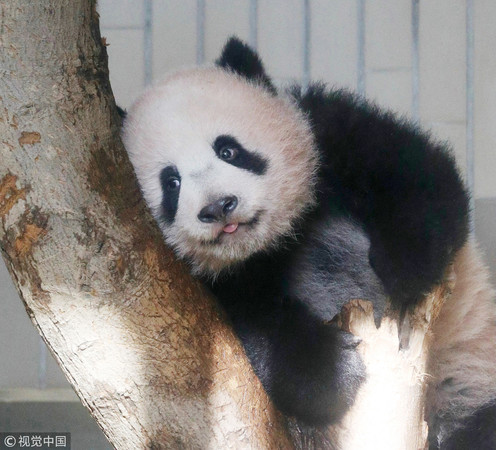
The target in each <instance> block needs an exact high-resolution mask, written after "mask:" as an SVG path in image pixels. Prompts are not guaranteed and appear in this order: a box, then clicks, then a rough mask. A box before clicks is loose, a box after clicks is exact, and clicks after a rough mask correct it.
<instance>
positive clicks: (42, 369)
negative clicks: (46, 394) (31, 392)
mask: <svg viewBox="0 0 496 450" xmlns="http://www.w3.org/2000/svg"><path fill="white" fill-rule="evenodd" d="M38 348H39V349H40V357H39V360H38V389H46V387H47V358H48V351H47V346H46V344H45V342H44V341H43V339H42V338H41V337H40V338H39V340H38Z"/></svg>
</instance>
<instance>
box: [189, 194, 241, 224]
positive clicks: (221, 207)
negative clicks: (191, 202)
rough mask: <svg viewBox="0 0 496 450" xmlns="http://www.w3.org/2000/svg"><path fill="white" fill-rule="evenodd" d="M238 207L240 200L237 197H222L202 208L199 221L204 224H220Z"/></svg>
mask: <svg viewBox="0 0 496 450" xmlns="http://www.w3.org/2000/svg"><path fill="white" fill-rule="evenodd" d="M236 206H238V198H237V197H236V196H235V195H228V196H226V197H222V198H220V199H218V200H215V202H212V203H210V204H209V205H207V206H205V207H204V208H202V210H201V211H200V213H199V214H198V219H200V221H201V222H204V223H212V222H219V221H221V220H222V219H224V218H225V217H226V216H227V215H228V214H230V213H232V212H233V211H234V210H235V209H236Z"/></svg>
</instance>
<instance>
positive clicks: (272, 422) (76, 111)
mask: <svg viewBox="0 0 496 450" xmlns="http://www.w3.org/2000/svg"><path fill="white" fill-rule="evenodd" d="M0 13H1V15H0V36H1V52H0V71H1V73H0V244H1V248H2V254H3V257H4V259H5V261H6V263H7V267H8V268H9V270H10V272H11V274H12V277H13V278H14V280H15V282H16V285H17V288H18V290H19V293H20V295H21V298H22V299H23V301H24V303H25V306H26V310H27V312H28V314H29V315H30V317H31V319H32V320H33V323H34V324H35V326H36V327H37V328H38V330H39V332H40V334H41V335H42V336H43V338H44V339H45V342H46V343H47V345H48V346H49V348H50V350H51V351H52V353H53V355H54V356H55V358H56V359H57V361H58V363H59V364H60V366H61V367H62V370H63V371H64V373H65V375H66V376H67V378H68V379H69V381H70V382H71V384H72V385H73V387H74V389H75V390H76V392H77V393H78V395H79V397H80V398H81V401H82V402H83V403H84V404H85V405H86V406H87V407H88V409H89V410H90V412H91V413H92V415H93V416H94V417H95V419H96V421H97V423H98V424H99V425H100V427H101V428H102V429H103V431H104V433H105V434H106V436H107V437H108V439H109V440H110V442H111V443H112V444H113V445H114V446H115V447H116V448H122V449H130V448H183V447H184V448H207V447H209V448H263V449H267V448H284V449H286V448H291V447H292V446H295V447H305V448H310V447H317V448H324V447H333V445H334V444H332V442H337V441H341V442H342V445H343V447H345V446H348V447H345V448H353V447H352V445H354V444H347V443H346V442H347V441H346V439H345V437H346V436H350V435H351V434H354V433H360V432H361V428H360V427H362V426H363V424H360V422H358V421H354V420H353V419H347V420H348V422H346V423H345V424H342V425H341V426H336V427H333V428H332V429H331V430H329V431H328V432H323V431H321V432H319V431H317V430H313V429H302V428H300V427H298V425H297V424H295V423H293V422H290V423H289V424H288V422H286V420H285V419H284V418H283V417H282V416H281V415H280V414H279V413H278V412H277V411H276V410H275V409H274V408H273V406H272V405H271V403H270V401H269V400H268V398H267V396H266V395H265V393H264V391H263V389H262V387H261V385H260V383H259V381H258V379H257V378H256V377H255V375H254V374H253V372H252V370H251V367H250V365H249V363H248V362H247V360H246V358H245V356H244V353H243V351H242V349H241V347H240V344H239V342H238V341H237V339H236V337H235V336H234V335H233V333H232V332H231V330H230V328H229V327H228V326H226V324H225V322H224V318H223V316H222V313H221V312H220V311H219V310H218V309H217V306H216V304H215V302H214V301H212V299H211V298H210V297H209V296H208V295H207V293H206V292H205V291H204V289H203V288H202V287H201V286H200V285H199V284H198V283H196V282H195V281H194V280H192V279H191V277H190V276H189V274H188V272H187V270H186V269H185V267H183V265H182V264H180V263H178V262H176V261H175V260H174V258H173V256H172V255H171V253H170V251H169V250H168V249H167V248H166V247H165V246H164V244H163V241H162V238H161V236H160V233H159V231H158V230H157V228H156V226H155V225H154V223H153V221H152V220H151V218H150V215H149V214H148V212H147V210H146V208H145V206H144V203H143V200H142V199H141V195H140V193H139V189H138V187H137V185H136V181H135V178H134V176H133V174H132V168H131V166H130V164H129V162H128V160H127V157H126V154H125V152H124V150H123V148H122V144H121V142H120V139H119V125H120V124H119V118H118V116H117V114H116V109H115V104H114V100H113V96H112V92H111V88H110V85H109V81H108V72H107V56H106V51H105V47H104V46H103V45H102V42H101V37H100V34H99V29H98V18H97V14H96V11H95V1H94V0H45V1H43V2H36V1H32V0H10V1H9V2H3V3H2V4H1V5H0ZM438 297H439V296H438ZM355 310H356V308H355ZM358 311H359V309H358ZM425 317H427V314H424V319H425ZM357 320H358V316H357V315H355V316H354V315H353V313H348V315H346V317H345V319H344V323H345V325H346V323H348V326H350V328H351V329H352V330H353V331H355V332H356V333H358V334H359V335H361V336H362V337H363V338H364V343H365V342H367V340H368V335H374V333H375V331H374V330H375V327H370V326H369V325H370V324H369V322H367V321H368V320H369V319H367V318H363V319H360V320H363V322H364V323H365V324H369V325H366V326H365V327H364V328H362V329H360V327H358V328H357V327H356V323H357ZM425 320H427V319H425ZM353 323H354V324H355V325H353ZM426 323H428V320H427V321H426V322H422V326H421V327H420V329H421V331H423V332H424V334H425V331H426V325H425V324H426ZM350 324H351V325H350ZM388 326H389V325H388ZM414 328H415V327H414ZM394 333H395V332H393V333H392V334H393V335H394ZM414 336H416V334H414ZM419 336H420V335H419ZM387 339H389V338H387ZM391 339H393V340H392V341H391V342H389V346H390V348H391V349H392V351H391V353H392V354H393V355H394V354H395V353H396V357H398V358H403V356H402V354H400V353H398V351H397V349H398V342H397V341H394V337H393V338H391ZM418 339H420V340H421V341H422V345H421V346H420V347H421V349H420V351H419V352H420V353H417V358H419V359H420V360H421V361H422V364H423V362H424V359H422V358H423V357H422V356H419V355H423V354H424V353H425V351H426V346H425V345H424V344H423V342H424V341H423V338H422V337H421V336H420V337H419V338H418ZM360 347H361V348H362V350H363V349H365V348H366V347H367V346H366V345H365V344H363V345H361V346H360ZM366 361H367V364H369V362H368V360H367V359H366ZM422 364H421V366H420V367H423V366H422ZM377 370H378V371H381V370H382V371H383V372H384V371H385V370H388V369H387V368H384V367H383V368H381V367H380V366H379V368H378V369H377ZM399 370H402V369H399ZM379 378H380V377H379ZM418 386H420V391H419V390H418V389H416V393H414V394H412V391H411V390H410V389H409V388H408V387H407V388H406V389H404V388H401V389H403V392H404V395H406V396H407V397H410V398H412V397H411V396H412V395H413V398H414V399H418V398H421V397H419V395H420V396H421V395H422V388H421V386H422V384H421V383H420V384H418ZM378 392H381V391H378ZM415 395H416V396H417V397H415ZM363 398H366V397H363ZM369 401H370V400H369ZM374 401H375V400H374ZM415 401H416V404H417V410H416V411H417V412H418V414H420V419H419V420H417V417H415V420H416V422H415V423H417V425H418V424H420V423H421V412H419V411H421V410H422V404H421V402H420V401H417V400H415ZM367 405H368V406H367ZM371 405H374V404H373V403H372V404H371V403H367V401H363V400H360V399H359V401H358V402H357V405H356V406H355V408H354V410H355V409H357V408H359V409H360V410H362V411H367V410H368V411H370V408H371ZM372 408H373V406H372ZM353 414H354V413H353V412H351V413H350V416H349V417H353ZM358 415H360V412H358ZM411 420H413V419H411ZM411 420H410V418H407V419H406V421H405V420H403V422H404V423H407V421H410V422H408V423H410V424H411V423H412V422H411ZM408 423H407V425H408ZM417 425H413V428H412V429H413V432H412V433H413V434H417V435H418V434H419V433H420V431H419V428H418V426H417ZM394 426H395V425H393V428H390V430H391V429H394ZM368 448H370V447H368ZM384 448H386V447H384ZM388 448H392V447H388ZM403 448H406V447H403Z"/></svg>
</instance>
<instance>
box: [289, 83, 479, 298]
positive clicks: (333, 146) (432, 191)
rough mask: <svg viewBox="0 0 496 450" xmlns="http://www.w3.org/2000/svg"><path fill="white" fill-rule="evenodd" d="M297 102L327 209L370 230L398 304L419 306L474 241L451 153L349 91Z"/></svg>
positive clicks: (376, 263)
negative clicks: (337, 209) (313, 143)
mask: <svg viewBox="0 0 496 450" xmlns="http://www.w3.org/2000/svg"><path fill="white" fill-rule="evenodd" d="M292 95H293V96H294V97H295V99H296V100H297V101H298V103H299V105H300V107H301V108H302V110H303V111H305V112H306V113H307V115H308V118H309V119H310V122H311V124H312V127H313V130H314V133H315V138H316V140H317V145H318V148H319V150H320V153H321V158H322V167H321V171H320V185H319V189H318V192H319V202H320V204H326V203H334V202H339V204H340V205H341V206H342V207H343V208H344V209H345V210H346V211H348V212H349V213H350V214H351V215H352V216H353V217H354V218H355V219H356V220H358V221H359V222H360V223H362V224H363V225H364V227H365V230H366V231H367V233H368V235H369V238H370V242H371V248H370V253H369V259H370V263H371V265H372V267H373V268H374V270H375V272H376V273H377V274H378V275H379V278H380V279H381V281H382V282H383V283H384V286H385V288H386V292H387V293H388V294H389V295H390V296H391V298H392V301H393V304H395V305H396V306H398V307H401V306H413V305H415V303H416V302H417V301H418V300H419V299H421V298H423V297H424V295H425V294H427V293H428V292H429V291H430V290H431V289H432V288H433V286H434V285H436V284H437V283H439V282H440V281H441V279H442V277H443V273H444V271H445V269H446V267H447V265H448V264H449V263H450V262H451V261H452V259H453V257H454V255H455V253H456V251H457V250H458V249H459V248H460V247H461V246H462V245H463V244H464V243H465V241H466V238H467V234H468V203H469V202H468V195H467V192H466V189H465V187H464V185H463V182H462V180H461V177H460V175H459V173H458V171H457V169H456V164H455V161H454V158H453V157H452V156H451V154H450V153H449V149H448V148H447V147H446V146H445V145H443V144H441V143H438V142H435V141H433V140H432V139H431V138H430V137H429V136H428V135H427V134H426V133H423V132H422V131H420V130H419V129H418V128H417V127H415V126H413V125H412V124H410V123H408V122H406V121H404V120H399V119H398V118H397V117H395V116H394V115H393V114H392V113H389V112H384V111H381V110H379V109H378V108H377V107H376V106H375V105H372V104H370V103H367V102H366V101H365V100H363V99H362V98H360V97H358V96H354V95H352V94H350V93H348V92H346V91H342V90H339V91H330V90H326V89H325V88H324V86H323V85H320V84H315V85H312V86H310V87H309V88H308V89H307V91H306V92H305V93H302V92H301V90H300V89H299V88H294V89H293V90H292Z"/></svg>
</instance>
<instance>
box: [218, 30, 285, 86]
mask: <svg viewBox="0 0 496 450" xmlns="http://www.w3.org/2000/svg"><path fill="white" fill-rule="evenodd" d="M215 63H216V64H217V65H218V66H220V67H223V68H224V69H228V70H232V71H233V72H236V73H237V74H239V75H241V76H243V77H245V78H247V79H249V80H252V81H255V82H258V83H260V84H261V85H262V86H264V87H265V88H266V89H267V90H268V91H269V92H271V93H272V94H276V93H277V90H276V88H275V87H274V85H273V84H272V81H271V80H270V78H269V77H268V76H267V74H266V73H265V69H264V67H263V64H262V61H260V58H259V57H258V55H257V54H256V53H255V52H254V51H253V50H252V49H251V48H250V47H248V45H246V44H245V43H244V42H242V41H240V40H239V39H238V38H236V37H231V38H230V39H229V40H228V41H227V43H226V45H225V46H224V49H223V50H222V54H221V55H220V57H219V59H217V61H215Z"/></svg>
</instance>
